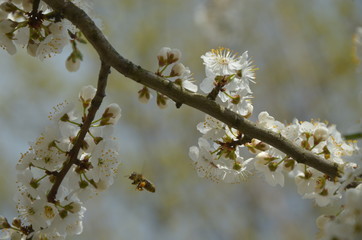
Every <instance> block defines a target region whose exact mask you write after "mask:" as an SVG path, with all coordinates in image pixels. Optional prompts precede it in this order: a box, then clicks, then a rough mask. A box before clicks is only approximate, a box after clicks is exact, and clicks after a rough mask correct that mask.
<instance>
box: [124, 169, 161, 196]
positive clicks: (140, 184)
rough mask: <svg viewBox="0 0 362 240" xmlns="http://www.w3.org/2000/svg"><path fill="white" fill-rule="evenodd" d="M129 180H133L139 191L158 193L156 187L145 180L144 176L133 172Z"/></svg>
mask: <svg viewBox="0 0 362 240" xmlns="http://www.w3.org/2000/svg"><path fill="white" fill-rule="evenodd" d="M129 179H131V180H133V182H132V184H133V185H137V187H136V189H137V190H138V191H143V189H146V190H147V191H149V192H155V191H156V188H155V185H153V183H151V182H150V181H148V180H147V179H146V178H144V177H143V175H142V174H139V173H136V172H133V173H132V174H131V176H129Z"/></svg>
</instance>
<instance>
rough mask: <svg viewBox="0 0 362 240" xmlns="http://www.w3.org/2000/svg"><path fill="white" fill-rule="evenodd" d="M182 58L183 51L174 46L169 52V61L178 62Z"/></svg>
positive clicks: (169, 62)
mask: <svg viewBox="0 0 362 240" xmlns="http://www.w3.org/2000/svg"><path fill="white" fill-rule="evenodd" d="M180 58H181V51H180V50H178V49H176V48H174V49H172V50H171V51H169V52H167V63H168V64H172V63H175V62H177V61H178V60H179V59H180Z"/></svg>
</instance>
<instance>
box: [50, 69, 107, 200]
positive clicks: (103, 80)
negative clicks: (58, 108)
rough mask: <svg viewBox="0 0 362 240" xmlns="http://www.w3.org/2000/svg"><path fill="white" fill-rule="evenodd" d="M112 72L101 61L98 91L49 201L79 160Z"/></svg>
mask: <svg viewBox="0 0 362 240" xmlns="http://www.w3.org/2000/svg"><path fill="white" fill-rule="evenodd" d="M109 73H110V66H109V65H108V64H106V63H104V62H102V63H101V69H100V71H99V77H98V86H97V92H96V95H95V96H94V98H93V100H92V103H91V106H90V108H89V110H88V114H87V117H86V119H85V121H84V123H83V125H82V127H81V129H80V131H79V134H78V137H77V140H76V142H75V144H74V146H73V148H72V149H71V150H70V151H69V152H68V160H67V162H65V164H64V166H63V168H62V170H61V171H60V172H59V173H58V174H57V175H56V179H55V182H54V184H53V186H52V188H51V189H50V191H49V193H48V196H47V199H48V202H52V203H54V202H55V199H56V195H57V192H58V189H59V186H60V184H61V183H62V181H63V179H64V177H65V175H66V174H67V173H68V171H69V169H70V168H71V167H72V165H73V164H75V163H76V162H77V160H78V159H77V157H78V153H79V150H80V148H81V147H82V145H83V141H84V138H85V136H86V134H87V132H88V130H89V128H90V126H91V124H92V122H93V120H94V117H95V115H96V113H97V111H98V109H99V107H100V105H101V103H102V101H103V98H104V97H105V96H106V91H105V89H106V86H107V78H108V74H109Z"/></svg>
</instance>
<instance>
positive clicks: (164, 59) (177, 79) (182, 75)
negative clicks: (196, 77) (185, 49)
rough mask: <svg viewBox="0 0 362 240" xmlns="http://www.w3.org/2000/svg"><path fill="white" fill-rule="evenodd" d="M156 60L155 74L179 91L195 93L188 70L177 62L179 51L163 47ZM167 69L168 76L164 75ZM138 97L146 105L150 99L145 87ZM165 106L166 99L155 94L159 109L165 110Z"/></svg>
mask: <svg viewBox="0 0 362 240" xmlns="http://www.w3.org/2000/svg"><path fill="white" fill-rule="evenodd" d="M157 59H158V70H157V72H156V74H157V75H158V76H160V77H164V78H167V79H169V80H170V81H173V82H174V83H175V84H177V85H179V86H180V87H181V89H185V90H187V91H189V92H197V86H196V85H195V84H194V83H193V78H192V73H191V71H190V69H189V68H188V67H185V66H184V65H183V64H182V63H180V62H178V61H179V60H180V59H181V52H180V50H178V49H171V48H168V47H163V48H161V50H160V52H159V53H158V55H157ZM167 69H169V73H168V74H166V73H165V71H166V70H167ZM138 96H139V99H140V101H141V102H143V103H147V102H148V100H150V99H151V97H152V95H151V94H150V92H149V89H148V88H147V87H143V88H142V89H141V90H140V91H138ZM166 104H167V97H166V96H164V95H162V94H160V93H157V105H158V106H159V107H160V108H165V107H166Z"/></svg>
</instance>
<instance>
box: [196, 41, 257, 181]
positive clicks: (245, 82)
mask: <svg viewBox="0 0 362 240" xmlns="http://www.w3.org/2000/svg"><path fill="white" fill-rule="evenodd" d="M201 58H202V59H203V60H204V65H205V72H206V78H205V79H204V80H203V81H202V83H201V85H200V88H201V90H202V91H204V92H205V93H208V94H209V95H208V97H209V98H211V99H214V100H216V101H218V102H219V103H220V104H221V105H223V106H225V107H227V108H229V109H231V110H233V111H235V112H237V113H239V114H241V115H242V116H245V117H248V116H250V115H251V113H252V111H253V106H252V105H251V102H250V98H251V94H252V91H251V89H250V86H249V83H250V82H253V79H255V76H254V71H253V69H252V67H251V66H250V64H251V62H250V60H249V59H248V54H247V52H245V53H243V54H242V55H241V56H238V55H237V54H233V53H232V52H231V51H230V50H228V49H224V48H219V49H217V50H212V51H210V52H207V53H206V54H205V55H203V56H202V57H201ZM197 129H198V130H199V131H200V132H201V133H202V134H203V136H202V137H201V138H199V141H198V146H192V147H191V148H190V152H189V155H190V158H191V159H192V160H193V161H194V164H195V168H196V170H197V173H198V175H199V176H200V177H205V178H209V179H212V180H214V181H217V182H219V181H223V182H227V183H238V182H241V181H244V180H245V179H246V178H247V177H248V176H249V175H250V171H249V168H250V163H251V160H252V158H248V159H245V158H244V157H242V156H241V152H242V150H243V149H241V147H242V146H243V144H244V143H246V142H248V141H249V139H248V138H247V137H246V136H244V135H243V134H241V133H240V132H239V131H237V130H235V129H232V128H230V127H228V126H227V125H226V124H224V123H222V122H220V121H218V120H217V119H215V118H213V117H211V116H208V115H207V116H206V117H205V121H204V122H202V123H199V124H198V125H197Z"/></svg>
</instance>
